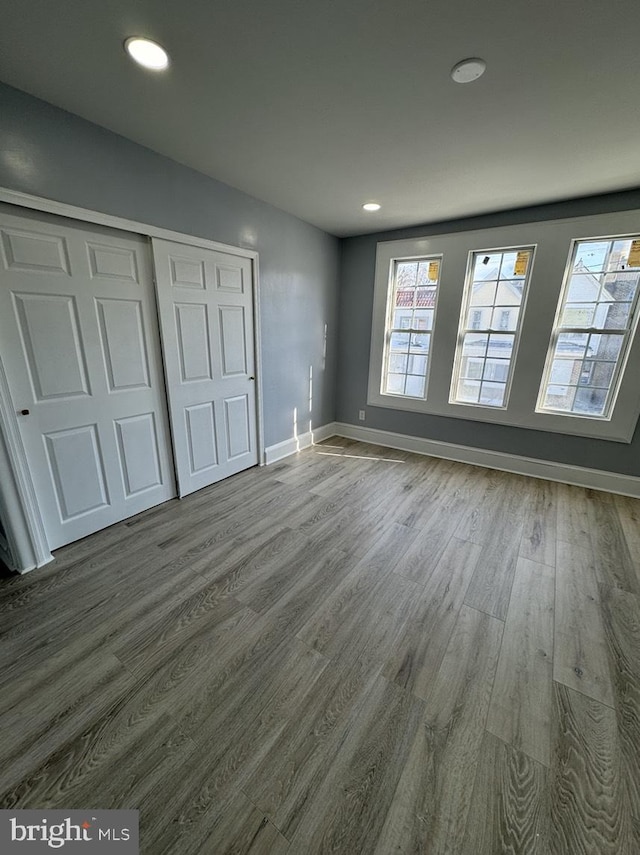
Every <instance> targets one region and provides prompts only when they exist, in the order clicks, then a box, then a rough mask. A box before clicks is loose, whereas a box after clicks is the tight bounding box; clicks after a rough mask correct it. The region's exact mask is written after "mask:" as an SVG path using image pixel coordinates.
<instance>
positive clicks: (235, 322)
mask: <svg viewBox="0 0 640 855" xmlns="http://www.w3.org/2000/svg"><path fill="white" fill-rule="evenodd" d="M153 256H154V262H155V270H156V286H157V292H158V304H159V309H160V322H161V330H162V342H163V352H164V360H165V371H166V376H167V390H168V397H169V412H170V416H171V428H172V432H173V445H174V456H175V463H176V471H177V478H178V491H179V494H180V495H181V496H186V495H187V494H188V493H192V492H193V491H194V490H199V489H200V488H202V487H205V486H207V485H208V484H213V483H214V482H216V481H219V480H221V479H222V478H226V477H227V476H229V475H233V474H234V473H236V472H239V471H241V470H242V469H247V468H249V467H250V466H255V465H256V464H257V463H258V447H257V429H256V384H255V346H254V329H253V328H254V319H253V287H254V283H253V267H252V263H251V261H250V260H249V259H246V258H241V257H238V256H235V255H231V254H227V253H222V252H215V251H213V250H207V249H201V248H197V247H192V246H187V245H183V244H178V243H172V242H169V241H164V240H155V239H154V240H153Z"/></svg>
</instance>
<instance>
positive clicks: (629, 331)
mask: <svg viewBox="0 0 640 855" xmlns="http://www.w3.org/2000/svg"><path fill="white" fill-rule="evenodd" d="M638 240H639V238H638V237H637V236H636V237H629V238H620V237H619V238H606V239H601V240H599V239H593V238H592V239H590V240H585V241H575V242H574V245H573V248H572V252H571V256H570V262H569V264H568V265H567V271H566V273H565V282H564V285H563V289H562V293H561V295H560V299H559V301H558V310H557V317H556V321H555V323H554V328H553V331H552V334H551V341H550V344H549V350H548V353H547V360H546V364H545V371H544V375H543V381H542V383H541V385H540V392H539V396H538V405H537V407H536V410H537V411H542V412H553V413H556V414H559V415H565V416H567V415H568V416H579V417H581V418H592V419H609V418H611V412H612V410H613V406H614V404H615V400H616V396H617V393H618V389H619V387H620V382H621V380H622V374H623V373H624V372H623V369H624V365H625V362H626V358H627V356H628V352H629V349H630V345H631V340H632V337H633V331H634V329H635V326H636V323H637V314H638V295H639V293H640V288H639V285H640V271H639V270H638V266H635V265H634V266H630V265H629V264H628V263H627V259H628V256H629V252H630V249H631V245H632V242H634V241H635V242H637V241H638ZM605 245H606V248H605V249H604V251H602V248H603V247H605ZM589 249H591V250H592V252H591V253H589ZM598 251H600V252H601V254H602V262H601V263H599V264H596V265H595V267H590V266H589V265H587V264H586V263H585V261H584V258H585V256H588V255H589V254H591V255H595V254H597V252H598ZM589 280H591V285H592V291H593V288H594V287H595V288H597V293H595V294H593V293H591V294H590V295H589V294H588V291H587V284H588V283H589ZM596 282H597V285H596ZM581 289H582V292H583V293H581ZM616 291H619V294H618V296H620V297H622V298H623V299H618V296H617V295H616ZM589 297H590V299H589ZM624 298H626V299H624ZM581 317H582V318H583V319H584V321H583V323H582V324H579V323H575V321H577V320H579V319H580V318H581ZM569 320H572V321H574V323H569Z"/></svg>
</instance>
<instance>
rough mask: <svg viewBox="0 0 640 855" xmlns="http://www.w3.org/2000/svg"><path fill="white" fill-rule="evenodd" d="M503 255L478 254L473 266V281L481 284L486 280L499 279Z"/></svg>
mask: <svg viewBox="0 0 640 855" xmlns="http://www.w3.org/2000/svg"><path fill="white" fill-rule="evenodd" d="M502 255H503V254H502V253H501V252H497V253H487V252H477V253H476V254H475V261H474V265H473V281H474V282H479V281H481V280H485V279H497V278H498V276H499V275H500V263H501V261H502Z"/></svg>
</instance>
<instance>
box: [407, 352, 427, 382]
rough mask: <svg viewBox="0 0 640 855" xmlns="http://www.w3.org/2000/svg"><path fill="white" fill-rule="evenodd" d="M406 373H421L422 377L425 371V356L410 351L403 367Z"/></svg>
mask: <svg viewBox="0 0 640 855" xmlns="http://www.w3.org/2000/svg"><path fill="white" fill-rule="evenodd" d="M403 370H404V371H406V373H407V374H421V375H422V376H423V377H424V375H425V374H426V373H427V357H426V356H419V355H418V354H415V353H412V354H410V355H409V357H408V359H407V364H406V368H405V369H403Z"/></svg>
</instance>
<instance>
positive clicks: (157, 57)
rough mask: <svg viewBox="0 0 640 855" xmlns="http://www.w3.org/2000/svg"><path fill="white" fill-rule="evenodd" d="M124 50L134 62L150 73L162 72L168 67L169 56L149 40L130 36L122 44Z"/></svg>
mask: <svg viewBox="0 0 640 855" xmlns="http://www.w3.org/2000/svg"><path fill="white" fill-rule="evenodd" d="M124 49H125V50H126V52H127V53H128V54H129V56H130V57H131V59H133V60H134V62H137V63H138V65H142V66H143V67H144V68H149V69H151V71H164V69H165V68H167V67H168V66H169V54H168V53H167V52H166V50H165V49H164V48H163V47H161V46H160V45H159V44H157V42H152V41H151V39H143V38H141V37H140V36H131V37H130V38H128V39H127V40H126V42H125V43H124Z"/></svg>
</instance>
